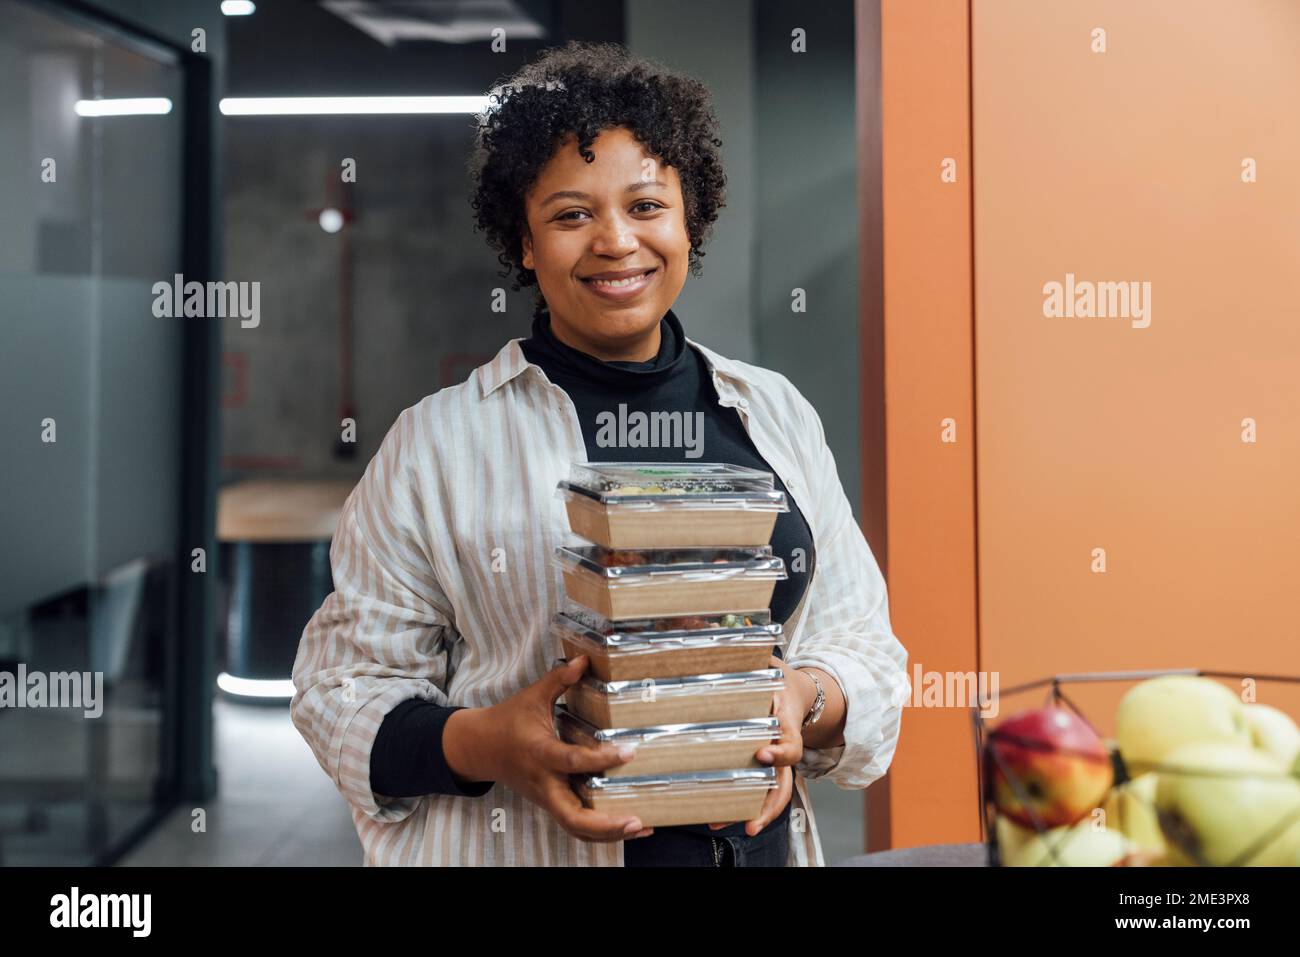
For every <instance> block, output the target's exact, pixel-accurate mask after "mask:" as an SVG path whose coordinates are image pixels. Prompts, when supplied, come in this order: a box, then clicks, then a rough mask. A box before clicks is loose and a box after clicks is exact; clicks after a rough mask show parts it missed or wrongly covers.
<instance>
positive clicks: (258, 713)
mask: <svg viewBox="0 0 1300 957" xmlns="http://www.w3.org/2000/svg"><path fill="white" fill-rule="evenodd" d="M223 6H225V7H226V9H225V13H223ZM248 6H249V5H248V4H234V5H223V4H222V3H221V2H219V0H89V2H41V0H0V194H2V195H3V208H4V217H3V221H2V222H0V376H2V377H3V379H4V382H5V395H6V402H5V403H4V407H3V409H0V419H2V420H3V421H4V435H5V443H6V445H7V449H6V454H5V459H6V475H5V477H4V479H3V486H4V488H3V491H4V495H3V499H0V516H3V525H4V537H5V545H4V552H3V559H2V566H0V572H3V574H0V670H10V671H13V670H14V668H15V667H16V665H17V663H18V662H23V663H24V664H25V666H26V668H27V669H28V670H30V671H37V670H42V671H46V672H52V671H58V670H87V671H103V672H104V674H105V694H104V697H105V709H104V714H103V716H102V717H101V718H98V719H95V720H87V719H85V718H83V717H82V715H81V713H80V712H78V711H75V710H71V709H53V708H47V709H31V710H7V711H3V712H0V863H3V864H10V865H15V864H64V863H67V864H74V863H110V862H122V863H126V864H172V863H175V864H227V863H228V864H236V863H239V864H296V863H306V864H348V865H356V864H359V863H360V845H359V843H358V841H357V839H356V836H355V832H354V830H353V825H352V821H351V818H350V816H349V814H348V810H347V807H346V805H345V803H344V801H343V799H342V798H341V797H340V796H339V795H338V794H337V792H336V791H335V789H334V787H333V786H332V784H331V783H330V782H329V780H328V779H327V778H326V776H325V775H324V773H323V772H322V771H321V770H320V768H319V767H318V766H317V764H316V762H315V760H314V758H313V757H312V755H311V753H310V751H309V750H308V749H307V746H306V744H305V742H303V741H302V739H301V738H300V737H299V735H298V734H297V732H296V731H295V730H294V729H293V728H292V726H291V725H290V723H289V717H288V709H287V702H286V700H285V699H284V698H283V697H277V696H278V695H282V694H283V693H284V692H285V690H286V689H285V687H284V686H285V683H286V682H287V679H288V677H289V666H290V665H291V664H292V661H293V655H294V651H295V650H296V645H297V640H298V636H299V634H300V633H301V630H302V626H303V625H304V624H305V622H306V620H307V618H308V617H309V616H310V614H311V612H312V611H313V610H314V609H315V608H316V607H317V606H318V605H319V604H320V602H321V600H322V599H323V598H324V595H325V594H327V593H328V592H329V590H330V587H331V585H330V572H329V558H328V549H329V537H330V532H331V530H332V527H333V522H334V520H335V519H336V517H337V514H338V510H339V507H340V506H341V504H342V502H343V499H344V498H345V497H346V495H347V493H348V491H349V490H350V489H351V487H352V486H353V484H354V483H355V482H356V480H357V479H358V478H359V477H360V475H361V473H362V471H363V470H364V468H365V466H366V464H367V463H368V462H369V460H370V458H371V457H372V456H373V455H374V453H375V451H376V450H377V449H378V446H379V443H380V442H381V440H382V439H383V437H384V434H385V433H386V432H387V430H388V428H389V426H390V425H391V424H392V422H393V421H394V419H395V418H396V416H397V415H398V413H400V412H401V410H403V409H404V408H406V407H408V406H410V405H412V404H414V403H416V402H418V401H419V400H420V399H421V398H422V397H423V396H425V395H427V394H429V393H431V392H434V391H436V390H438V389H440V388H442V387H444V386H447V385H450V384H453V383H456V382H459V381H462V380H463V379H464V378H465V377H466V376H467V375H468V374H469V373H470V371H471V370H472V369H473V367H474V366H476V365H478V364H480V363H481V362H483V361H486V360H487V359H488V358H490V357H491V356H492V355H493V354H494V353H495V352H496V351H497V349H499V348H500V346H501V345H502V344H503V343H504V342H505V340H506V339H507V338H509V337H512V336H519V335H526V334H527V332H528V328H529V321H530V315H531V301H530V291H525V292H522V293H512V294H510V296H509V298H508V308H507V311H506V312H505V313H504V314H501V313H497V312H493V311H492V309H491V308H490V306H491V302H490V296H489V293H490V290H492V289H493V288H494V287H496V286H501V285H504V283H503V282H502V281H501V280H500V279H499V277H498V276H497V271H498V269H499V265H498V263H497V261H496V259H495V255H494V254H493V253H492V251H491V250H490V249H488V247H487V246H486V244H485V243H484V242H483V240H482V237H481V236H479V235H477V234H475V233H474V232H473V230H472V216H471V210H470V208H469V204H468V193H469V180H468V177H467V174H466V159H467V156H468V151H469V147H470V142H471V129H472V126H471V121H470V117H469V116H468V115H467V114H464V113H451V114H445V115H376V116H340V115H319V116H292V115H291V116H239V115H223V113H222V112H221V110H220V109H219V107H218V104H219V102H220V101H221V100H222V99H224V98H265V97H280V96H328V95H471V96H472V95H481V94H482V93H483V92H485V91H486V90H487V89H488V87H489V86H490V85H491V84H492V83H493V81H495V80H497V79H499V78H500V77H502V76H504V75H506V74H508V73H510V72H512V71H513V70H514V69H516V68H517V67H518V66H520V65H522V64H523V63H524V62H525V61H527V60H528V59H530V58H531V57H532V56H533V55H534V54H536V52H537V51H539V50H541V49H543V48H544V47H547V46H551V45H555V44H560V43H563V42H564V41H566V40H569V39H586V40H612V41H618V42H622V43H625V44H626V45H627V46H628V47H629V48H630V49H632V50H633V51H635V52H639V53H643V54H648V55H650V56H653V57H655V58H657V59H660V60H662V61H663V62H665V63H667V64H668V65H670V66H672V67H675V68H679V69H683V70H686V71H688V72H691V73H693V74H695V75H696V76H698V77H699V78H700V79H702V80H704V81H705V82H706V83H707V84H708V85H709V86H710V88H711V89H712V91H713V94H714V96H715V101H716V106H717V109H718V112H719V115H720V118H721V121H722V127H723V138H724V141H725V146H724V150H725V153H724V158H725V161H726V164H727V175H728V181H729V188H728V197H727V207H726V208H725V209H724V210H723V213H722V217H721V220H720V221H719V223H718V225H717V227H716V231H715V236H714V239H713V241H712V244H711V246H710V247H709V250H708V256H707V257H706V260H705V269H704V275H703V276H702V277H699V278H696V277H692V278H690V279H689V280H688V283H687V286H686V288H685V290H684V292H683V295H682V297H681V299H680V300H679V302H678V304H677V305H676V307H675V308H676V311H677V313H678V315H679V316H681V318H682V320H683V322H684V323H685V325H686V327H687V330H688V331H689V332H690V334H691V335H692V336H693V337H695V338H697V339H698V340H700V341H702V342H704V343H706V344H707V345H710V346H712V347H714V348H717V349H719V350H720V351H722V352H723V353H725V354H728V355H731V356H734V357H736V358H739V359H744V360H749V361H755V362H758V363H760V364H763V365H766V366H769V367H772V368H776V369H779V370H781V371H782V372H784V373H786V374H787V375H788V376H790V378H791V379H792V380H793V381H794V382H795V383H796V384H797V385H798V386H799V388H800V389H802V390H803V391H804V393H805V394H806V395H807V396H808V397H809V398H810V399H811V400H812V401H813V402H814V403H815V405H816V406H817V407H818V409H819V410H820V411H821V414H822V416H823V419H824V422H825V425H826V430H827V434H828V437H829V439H830V442H831V445H832V446H833V448H834V450H835V452H836V455H837V459H838V465H839V468H840V471H841V478H842V479H843V482H844V485H845V488H846V489H847V490H848V491H849V494H850V497H851V498H852V499H853V502H854V505H855V507H856V506H857V504H858V502H857V500H858V488H859V482H860V477H859V453H858V434H859V421H858V401H857V395H858V381H857V375H858V357H857V352H856V343H857V325H858V305H857V297H858V278H857V261H858V220H857V210H856V203H855V195H856V177H857V158H856V144H855V140H856V132H855V119H854V118H855V100H854V89H855V79H854V78H855V68H856V66H855V51H854V31H853V28H852V27H853V22H854V10H853V3H852V0H831V2H824V3H818V4H815V5H812V6H811V7H810V6H808V5H801V4H798V3H793V2H761V3H760V2H752V0H721V2H710V3H707V4H700V3H691V2H686V0H627V2H620V0H610V2H590V0H478V2H464V0H403V2H387V0H354V2H330V0H319V2H317V0H258V2H257V3H256V4H255V5H254V9H253V10H252V11H251V12H248V11H247V10H246V9H241V8H247V7H248ZM225 14H235V15H225ZM494 27H504V28H505V30H506V36H507V44H506V49H505V50H504V51H501V52H494V51H493V49H492V46H491V39H492V36H491V30H492V28H494ZM796 27H798V28H802V29H803V30H805V31H807V33H808V35H809V36H810V37H811V38H812V39H811V40H810V46H811V49H812V51H813V52H812V54H810V55H804V56H800V55H795V54H793V53H792V52H791V31H792V29H794V28H796ZM124 98H152V99H154V100H155V101H157V100H165V101H166V102H167V103H168V110H167V112H151V113H146V114H144V115H120V116H102V117H96V116H88V115H81V114H80V113H78V112H77V110H78V109H81V110H82V111H83V112H85V111H86V110H87V109H93V107H90V108H87V107H86V106H84V103H85V102H86V101H96V100H119V99H124ZM79 102H81V103H83V106H81V107H79V108H78V107H77V105H76V104H77V103H79ZM46 157H50V158H53V159H54V160H55V161H56V162H55V166H54V179H53V181H52V182H49V181H46V182H43V181H42V180H41V178H40V174H41V173H42V170H43V166H42V162H43V160H44V159H45V158H46ZM344 158H350V159H352V160H354V161H355V164H356V181H355V182H354V183H343V182H341V177H340V163H341V162H342V160H343V159H344ZM176 273H182V274H184V276H185V278H186V279H187V280H193V279H198V280H200V281H202V280H205V279H220V280H227V281H228V280H234V281H241V282H242V281H254V280H255V281H258V282H260V285H261V290H260V291H261V299H260V313H261V320H260V324H259V325H258V326H257V327H255V328H246V327H244V325H242V324H241V322H240V320H239V318H237V317H232V318H227V319H224V320H206V319H189V320H187V319H185V318H175V319H171V320H167V319H159V318H156V317H155V316H154V315H153V314H152V313H151V311H150V306H151V304H152V303H153V300H154V295H153V293H152V292H151V288H152V286H153V284H154V283H155V282H158V281H166V282H168V283H170V282H171V280H172V277H173V275H174V274H176ZM796 287H798V288H802V289H804V290H805V291H806V295H807V301H808V303H809V308H808V311H807V313H806V314H802V315H799V316H797V317H795V316H792V314H791V311H790V296H791V290H792V289H794V288H796ZM796 318H797V319H798V320H799V321H798V322H795V321H792V319H796ZM810 326H811V327H812V328H813V329H814V330H815V331H814V333H813V334H809V331H808V330H809V327H810ZM348 418H350V419H353V420H355V423H356V441H355V443H343V442H340V433H341V422H342V420H344V419H348ZM46 419H52V420H54V424H55V428H56V430H57V433H56V434H57V442H55V443H52V444H46V443H42V442H41V441H40V438H41V436H40V433H39V426H40V423H42V422H43V421H44V420H46ZM195 549H202V550H203V553H202V556H201V558H196V553H195ZM200 560H201V561H203V562H205V567H206V572H205V573H204V574H198V573H196V572H195V569H196V568H198V567H199V566H197V565H195V562H196V561H200ZM813 800H814V804H815V808H816V810H817V813H818V822H819V829H820V833H821V837H822V842H823V846H824V848H825V850H826V853H827V858H828V859H829V860H832V861H833V860H837V859H842V858H845V857H848V856H849V855H852V854H855V853H859V852H861V850H862V849H863V841H864V827H863V811H864V802H863V797H862V793H861V792H850V791H841V790H839V789H838V788H835V787H834V786H832V785H823V784H818V785H816V786H815V787H814V791H813Z"/></svg>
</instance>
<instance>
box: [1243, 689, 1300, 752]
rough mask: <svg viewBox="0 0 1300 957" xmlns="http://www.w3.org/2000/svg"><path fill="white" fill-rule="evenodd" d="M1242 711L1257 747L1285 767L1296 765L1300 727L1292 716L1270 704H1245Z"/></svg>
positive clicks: (1299, 749)
mask: <svg viewBox="0 0 1300 957" xmlns="http://www.w3.org/2000/svg"><path fill="white" fill-rule="evenodd" d="M1242 711H1243V713H1244V714H1245V716H1246V724H1247V725H1248V726H1249V727H1250V737H1251V741H1252V742H1254V745H1255V747H1257V748H1259V749H1260V750H1261V751H1267V752H1268V753H1269V754H1271V755H1272V756H1273V757H1275V758H1277V760H1278V761H1280V762H1281V764H1282V766H1283V767H1285V768H1290V767H1292V766H1294V765H1295V763H1296V758H1297V757H1300V728H1297V727H1296V723H1295V722H1294V721H1292V720H1291V716H1290V715H1289V714H1287V713H1286V712H1285V711H1279V710H1278V709H1277V708H1274V707H1273V706H1272V705H1268V704H1248V705H1244V706H1243V708H1242Z"/></svg>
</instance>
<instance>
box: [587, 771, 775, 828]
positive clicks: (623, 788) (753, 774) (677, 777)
mask: <svg viewBox="0 0 1300 957" xmlns="http://www.w3.org/2000/svg"><path fill="white" fill-rule="evenodd" d="M774 787H776V769H775V768H770V767H764V768H733V769H730V770H722V771H693V772H689V773H684V774H665V775H646V776H639V777H589V778H586V779H584V780H582V781H580V782H579V783H578V785H577V786H576V790H577V792H578V796H579V797H580V798H581V799H582V803H583V804H585V805H587V807H589V808H592V809H594V810H597V811H603V812H605V813H607V814H634V815H636V816H637V817H638V818H639V819H640V820H641V823H642V824H643V825H644V826H645V827H668V826H670V825H674V824H712V823H716V822H720V821H750V820H753V819H754V818H756V817H758V813H759V811H761V810H762V809H763V801H764V799H766V797H767V792H768V791H770V790H771V789H772V788H774Z"/></svg>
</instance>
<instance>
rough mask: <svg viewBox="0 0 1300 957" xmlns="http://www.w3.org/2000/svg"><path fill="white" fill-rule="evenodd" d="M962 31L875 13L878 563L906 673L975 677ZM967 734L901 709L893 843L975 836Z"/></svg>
mask: <svg viewBox="0 0 1300 957" xmlns="http://www.w3.org/2000/svg"><path fill="white" fill-rule="evenodd" d="M966 36H967V35H966V3H965V0H927V2H911V0H905V2H890V0H886V2H885V3H884V4H883V5H882V8H881V87H882V89H881V95H882V127H883V151H884V155H883V170H882V174H883V181H884V200H883V202H884V210H883V220H884V227H883V232H884V277H885V281H884V284H885V335H884V338H885V423H886V432H885V434H886V459H885V460H886V463H887V470H888V471H887V477H886V503H887V516H888V518H887V521H888V529H889V534H888V563H887V567H888V573H889V596H890V614H891V618H892V623H893V625H894V630H895V632H896V633H897V634H898V636H899V640H900V641H902V642H903V644H904V646H905V647H906V648H907V650H908V667H909V675H910V674H911V672H912V669H913V668H915V666H916V665H920V666H921V667H922V668H923V669H924V670H927V671H931V670H933V671H971V670H975V669H976V668H977V667H978V665H977V660H976V643H975V539H974V448H975V445H974V418H973V415H972V410H971V398H972V396H971V376H972V370H971V349H972V347H971V282H970V269H971V263H970V158H969V155H970V144H969V117H968V111H967V93H968V76H967V73H968V71H967V65H966V54H967V39H966ZM945 157H951V158H952V159H953V160H955V162H956V176H957V179H956V182H955V183H945V182H943V181H942V180H941V177H940V172H941V164H942V162H943V160H944V158H945ZM948 418H951V419H953V420H955V425H956V439H957V441H956V442H954V443H945V442H942V441H941V432H942V428H943V426H942V424H941V423H942V422H943V420H944V419H948ZM971 740H972V738H971V725H970V718H969V715H968V714H967V713H966V712H964V711H962V710H957V709H952V710H945V709H922V708H909V709H908V710H907V711H905V713H904V715H903V722H902V732H901V735H900V738H899V746H898V751H897V752H896V754H895V758H894V763H893V766H892V768H891V769H890V776H889V787H890V801H889V804H890V824H891V827H890V830H891V834H890V837H891V843H892V845H893V846H895V847H907V846H912V845H917V844H934V843H947V842H955V841H964V840H971V839H972V838H971V832H972V829H975V833H976V835H978V828H979V818H978V812H977V808H976V806H975V805H974V804H973V803H972V802H971V799H970V798H971V795H973V794H974V793H975V789H976V774H975V762H974V760H973V758H972V745H971Z"/></svg>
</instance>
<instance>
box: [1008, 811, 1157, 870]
mask: <svg viewBox="0 0 1300 957" xmlns="http://www.w3.org/2000/svg"><path fill="white" fill-rule="evenodd" d="M1132 850H1133V844H1132V842H1130V841H1129V839H1128V838H1126V837H1125V836H1124V835H1123V834H1121V833H1119V831H1113V830H1111V829H1110V828H1105V827H1097V826H1096V825H1095V824H1094V823H1093V822H1092V819H1091V818H1085V819H1084V820H1082V821H1080V822H1079V823H1078V824H1072V825H1069V826H1066V827H1054V828H1052V829H1051V830H1050V831H1047V832H1046V833H1044V834H1036V835H1034V837H1032V838H1030V839H1029V840H1028V841H1027V842H1025V845H1024V846H1023V847H1022V848H1020V850H1019V851H1018V852H1017V853H1016V854H1015V856H1014V857H1012V858H1011V860H1010V862H1009V863H1010V866H1011V867H1111V866H1112V865H1114V864H1116V863H1118V862H1119V861H1121V860H1122V859H1123V858H1124V857H1126V856H1127V855H1128V854H1129V853H1130V852H1132Z"/></svg>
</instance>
